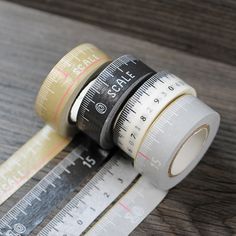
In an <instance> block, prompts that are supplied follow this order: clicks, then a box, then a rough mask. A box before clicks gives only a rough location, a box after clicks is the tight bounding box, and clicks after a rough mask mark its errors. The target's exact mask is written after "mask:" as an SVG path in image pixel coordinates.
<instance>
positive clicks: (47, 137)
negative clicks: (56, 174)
mask: <svg viewBox="0 0 236 236" xmlns="http://www.w3.org/2000/svg"><path fill="white" fill-rule="evenodd" d="M70 141H71V139H70V138H63V137H61V136H59V135H58V134H57V133H56V132H55V131H54V130H53V129H52V128H51V127H50V126H48V125H46V126H44V127H43V128H42V129H41V130H40V131H39V132H38V133H37V134H35V135H34V136H33V137H32V138H31V139H30V140H29V141H28V142H27V143H25V144H24V145H23V146H22V147H21V148H20V149H19V150H18V151H16V152H15V153H14V154H13V155H12V156H11V157H10V158H9V159H8V160H7V161H5V162H4V163H3V164H2V165H1V166H0V204H2V203H3V202H4V201H5V200H6V199H8V198H9V197H10V196H11V195H12V194H13V193H15V192H16V191H17V190H18V189H19V188H20V187H21V186H22V185H23V184H24V183H26V182H27V181H28V180H29V179H30V178H31V177H32V176H33V175H34V174H35V173H36V172H38V171H39V170H40V169H41V168H42V167H43V166H45V165H46V164H47V163H48V162H49V161H50V160H52V159H53V158H54V157H55V156H56V155H57V154H58V153H59V152H61V151H62V150H63V149H64V148H65V147H66V146H67V145H68V144H69V143H70Z"/></svg>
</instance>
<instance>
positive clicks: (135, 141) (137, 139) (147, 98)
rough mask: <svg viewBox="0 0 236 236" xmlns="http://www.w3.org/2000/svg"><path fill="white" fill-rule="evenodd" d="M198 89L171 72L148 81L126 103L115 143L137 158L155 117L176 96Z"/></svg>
mask: <svg viewBox="0 0 236 236" xmlns="http://www.w3.org/2000/svg"><path fill="white" fill-rule="evenodd" d="M184 94H191V95H194V96H195V95H196V92H195V90H194V89H193V88H192V87H191V86H189V85H188V84H186V83H185V82H184V81H183V80H181V79H180V78H178V77H176V76H175V75H173V74H170V73H168V72H165V71H163V72H159V73H156V74H155V75H153V76H152V77H151V78H149V79H148V80H147V81H146V82H145V83H144V84H143V85H142V86H141V87H140V88H139V89H138V90H137V91H136V92H135V93H134V94H133V96H132V97H131V98H130V99H129V100H128V101H127V103H126V104H125V106H124V108H123V109H122V110H121V112H120V114H119V116H118V118H117V120H116V122H115V125H114V131H113V133H114V136H113V137H114V142H115V143H116V144H117V145H118V146H119V147H120V148H121V149H122V150H123V151H124V152H126V153H127V154H128V155H129V156H130V157H132V158H135V157H136V155H137V152H138V149H139V146H140V144H141V141H142V139H143V137H144V136H145V134H146V132H147V130H148V128H149V127H150V126H151V124H152V123H153V121H154V120H155V119H156V117H157V116H158V115H159V114H160V113H161V112H162V110H164V109H165V107H167V106H168V104H170V103H171V102H172V101H173V100H174V99H176V98H177V97H179V96H181V95H184Z"/></svg>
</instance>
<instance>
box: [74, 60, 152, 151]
mask: <svg viewBox="0 0 236 236" xmlns="http://www.w3.org/2000/svg"><path fill="white" fill-rule="evenodd" d="M154 73H155V72H154V71H153V70H152V69H151V68H149V67H148V66H146V65H145V64H144V63H142V62H141V61H140V60H138V59H136V58H134V57H133V56H130V55H124V56H121V57H119V58H118V59H116V60H115V61H113V62H112V63H110V64H109V65H108V66H107V67H106V68H105V69H104V70H103V71H102V72H101V73H100V74H99V75H98V77H97V78H96V79H95V83H94V84H93V85H92V86H91V87H90V88H89V89H88V91H87V93H86V95H85V96H84V98H83V100H82V103H81V105H80V107H79V112H78V116H77V127H78V128H79V129H80V130H82V131H83V132H84V133H86V134H87V135H88V136H89V137H91V138H92V139H94V140H95V141H96V142H97V143H99V144H100V145H101V147H103V148H105V149H109V148H111V147H113V142H112V140H113V139H112V125H113V122H114V120H115V117H116V115H117V113H118V112H119V110H120V109H121V107H122V104H123V103H124V102H125V101H126V100H127V99H128V98H129V96H130V94H132V92H133V90H134V89H135V88H136V87H137V86H138V85H139V84H140V83H141V82H143V81H144V79H146V78H148V77H150V76H151V75H153V74H154Z"/></svg>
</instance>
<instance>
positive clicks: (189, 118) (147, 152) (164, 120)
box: [134, 95, 220, 190]
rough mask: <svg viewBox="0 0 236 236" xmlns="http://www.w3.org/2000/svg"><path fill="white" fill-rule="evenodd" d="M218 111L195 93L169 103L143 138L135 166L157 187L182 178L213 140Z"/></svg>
mask: <svg viewBox="0 0 236 236" xmlns="http://www.w3.org/2000/svg"><path fill="white" fill-rule="evenodd" d="M219 121H220V117H219V114H218V113H216V112H215V111H214V110H212V109H211V108H210V107H208V106H207V105H206V104H204V103H203V102H201V101H200V100H199V99H197V98H196V97H194V96H191V95H184V96H181V97H179V98H178V99H176V100H175V101H174V102H173V103H172V104H170V105H169V106H168V107H167V108H166V109H165V110H164V111H163V112H162V113H161V115H160V116H159V117H158V118H157V119H156V120H155V121H154V122H153V124H152V126H151V127H150V128H149V130H148V132H147V133H146V134H145V137H144V138H143V141H142V144H141V146H140V148H139V151H138V154H137V156H136V158H135V159H134V167H135V168H136V169H137V170H138V171H139V172H140V173H142V174H144V175H145V176H147V177H148V178H149V179H150V181H151V182H152V183H153V184H154V185H155V186H156V187H157V188H159V189H163V190H167V189H170V188H172V187H173V186H175V185H176V184H178V183H179V182H180V181H181V180H183V179H184V178H185V177H186V175H187V174H189V172H190V171H191V170H192V169H193V168H194V167H195V166H196V165H197V163H198V162H199V161H200V159H201V158H202V157H203V155H204V154H205V152H206V151H207V149H208V148H209V146H210V144H211V142H212V141H213V139H214V137H215V135H216V132H217V130H218V127H219Z"/></svg>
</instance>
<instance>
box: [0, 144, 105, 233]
mask: <svg viewBox="0 0 236 236" xmlns="http://www.w3.org/2000/svg"><path fill="white" fill-rule="evenodd" d="M107 157H108V153H107V152H105V151H103V150H102V151H100V149H99V148H98V146H97V145H95V144H93V147H90V148H89V149H88V148H86V147H85V146H84V145H80V146H79V147H78V148H75V149H74V150H73V151H72V153H70V154H69V155H68V156H67V157H66V158H65V159H63V160H62V161H60V162H59V163H58V164H57V165H56V166H55V167H54V168H53V169H52V170H51V171H50V172H49V173H48V174H47V175H46V176H45V177H44V178H43V179H42V180H41V181H40V182H39V183H38V184H37V185H36V186H35V187H34V188H32V189H31V190H30V191H29V192H28V193H27V194H26V195H25V196H24V197H23V198H22V199H21V200H20V201H19V202H18V203H17V204H16V205H14V206H13V207H12V208H11V209H10V210H9V211H8V212H7V213H6V214H5V215H4V216H3V217H2V219H0V235H4V236H9V235H17V236H19V235H22V236H23V235H29V234H30V232H31V231H32V230H33V229H34V228H36V226H37V225H39V224H40V223H41V222H42V221H43V219H44V218H45V217H46V216H47V215H48V214H49V212H50V211H51V210H52V209H53V208H54V207H56V205H57V204H58V203H59V202H60V201H62V200H63V199H64V198H65V197H66V196H67V195H68V193H69V192H71V191H73V190H74V189H75V187H76V186H78V185H79V183H80V182H81V181H82V180H83V179H84V178H85V177H86V176H87V175H88V174H89V173H91V172H92V171H96V170H97V169H98V168H99V167H100V165H101V164H102V163H103V162H104V160H105V159H106V158H107Z"/></svg>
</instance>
